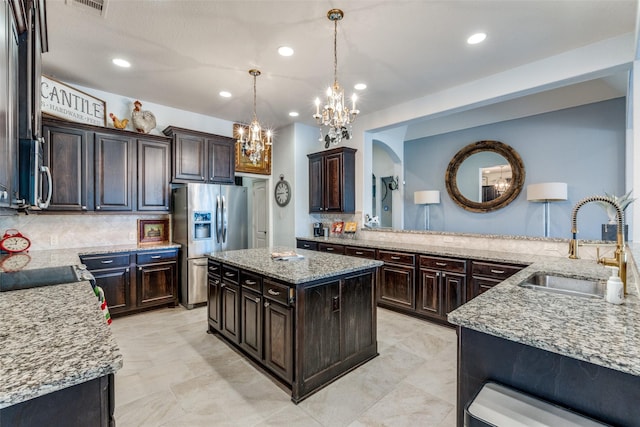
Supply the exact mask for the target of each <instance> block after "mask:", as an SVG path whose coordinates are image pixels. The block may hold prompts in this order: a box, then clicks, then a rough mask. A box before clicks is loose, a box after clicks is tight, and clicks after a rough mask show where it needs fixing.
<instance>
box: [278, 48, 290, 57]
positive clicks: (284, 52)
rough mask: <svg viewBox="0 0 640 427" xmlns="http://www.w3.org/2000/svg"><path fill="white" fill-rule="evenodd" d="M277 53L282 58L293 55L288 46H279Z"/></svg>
mask: <svg viewBox="0 0 640 427" xmlns="http://www.w3.org/2000/svg"><path fill="white" fill-rule="evenodd" d="M278 53H279V54H280V55H282V56H291V55H293V48H290V47H289V46H280V47H279V48H278Z"/></svg>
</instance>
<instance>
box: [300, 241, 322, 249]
mask: <svg viewBox="0 0 640 427" xmlns="http://www.w3.org/2000/svg"><path fill="white" fill-rule="evenodd" d="M297 247H298V249H308V250H310V251H317V250H318V243H317V242H310V241H309V240H298V244H297Z"/></svg>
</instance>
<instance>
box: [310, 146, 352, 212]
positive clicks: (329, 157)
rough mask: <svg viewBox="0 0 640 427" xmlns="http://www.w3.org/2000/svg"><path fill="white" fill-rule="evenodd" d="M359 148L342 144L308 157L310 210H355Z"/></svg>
mask: <svg viewBox="0 0 640 427" xmlns="http://www.w3.org/2000/svg"><path fill="white" fill-rule="evenodd" d="M355 153H356V150H354V149H353V148H348V147H342V148H335V149H332V150H327V151H323V152H320V153H314V154H308V155H307V157H308V158H309V212H310V213H314V212H338V213H353V212H355V158H356V154H355Z"/></svg>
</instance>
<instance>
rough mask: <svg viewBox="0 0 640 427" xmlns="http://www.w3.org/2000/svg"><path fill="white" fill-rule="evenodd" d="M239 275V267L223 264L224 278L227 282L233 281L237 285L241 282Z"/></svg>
mask: <svg viewBox="0 0 640 427" xmlns="http://www.w3.org/2000/svg"><path fill="white" fill-rule="evenodd" d="M239 275H240V272H239V270H238V269H237V268H233V267H229V266H228V265H223V266H222V280H224V281H225V282H231V283H235V284H236V285H237V284H238V283H239V279H238V276H239Z"/></svg>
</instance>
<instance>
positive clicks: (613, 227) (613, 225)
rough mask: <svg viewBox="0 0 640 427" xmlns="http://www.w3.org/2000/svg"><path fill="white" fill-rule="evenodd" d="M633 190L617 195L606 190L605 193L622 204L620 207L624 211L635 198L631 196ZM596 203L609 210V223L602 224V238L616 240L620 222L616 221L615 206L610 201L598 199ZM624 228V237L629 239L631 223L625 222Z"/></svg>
mask: <svg viewBox="0 0 640 427" xmlns="http://www.w3.org/2000/svg"><path fill="white" fill-rule="evenodd" d="M632 191H633V190H631V191H629V192H628V193H626V194H624V195H622V196H616V195H614V194H609V193H606V192H605V193H604V195H605V196H606V197H608V198H610V199H611V200H613V201H614V202H616V203H617V204H618V205H619V206H620V209H622V211H623V212H624V211H625V209H627V208H628V207H629V205H630V204H631V203H633V201H634V200H635V199H634V198H632V197H631V192H632ZM596 203H597V204H598V205H600V206H602V209H604V210H605V211H606V212H607V216H608V217H609V222H608V223H607V224H602V240H605V241H615V240H616V237H617V236H616V234H617V232H618V224H617V222H616V208H614V207H613V206H612V205H610V204H609V203H605V202H600V201H596ZM623 228H624V230H623V233H624V239H625V240H628V237H629V225H628V224H624V227H623Z"/></svg>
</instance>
